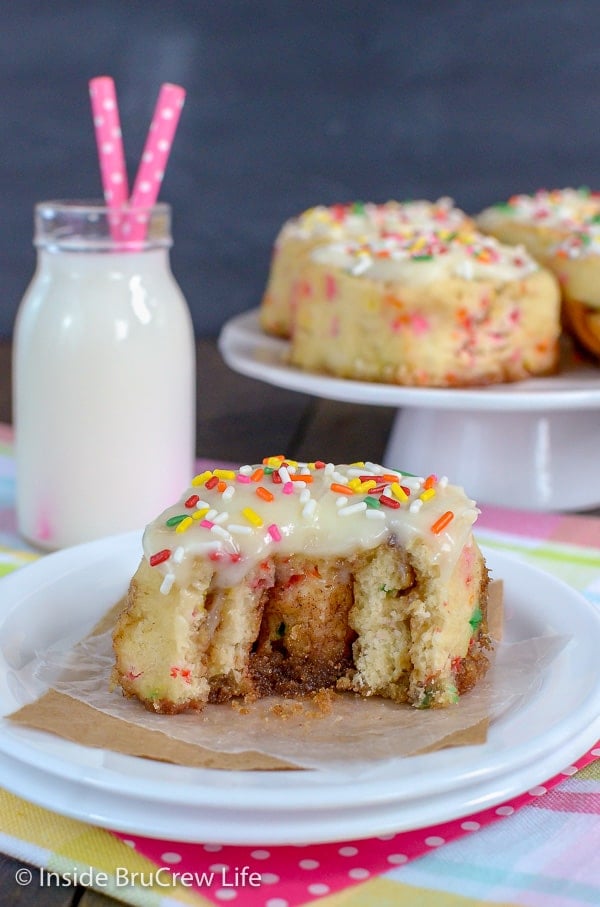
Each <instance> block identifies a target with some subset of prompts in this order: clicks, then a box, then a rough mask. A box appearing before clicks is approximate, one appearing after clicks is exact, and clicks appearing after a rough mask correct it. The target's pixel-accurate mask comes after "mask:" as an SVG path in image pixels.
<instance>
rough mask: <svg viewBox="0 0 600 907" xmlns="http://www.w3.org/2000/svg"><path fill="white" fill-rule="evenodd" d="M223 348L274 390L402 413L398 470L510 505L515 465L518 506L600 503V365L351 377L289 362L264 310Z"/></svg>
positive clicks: (225, 339) (392, 454)
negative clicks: (522, 376)
mask: <svg viewBox="0 0 600 907" xmlns="http://www.w3.org/2000/svg"><path fill="white" fill-rule="evenodd" d="M219 349H220V351H221V355H222V356H223V358H224V360H225V362H226V363H227V365H229V367H230V368H232V369H234V370H235V371H237V372H240V373H241V374H242V375H246V376H248V377H251V378H256V379H258V380H259V381H266V382H267V383H268V384H274V385H276V386H278V387H284V388H287V389H288V390H294V391H299V392H301V393H304V394H310V395H312V396H315V397H324V398H326V399H330V400H339V401H342V402H352V403H361V404H365V405H369V406H395V407H399V410H398V412H397V414H396V417H395V419H394V422H393V425H392V428H391V432H390V435H389V438H388V442H387V446H386V452H385V463H386V464H387V465H388V466H394V467H398V468H401V469H406V470H408V471H409V472H418V473H419V474H423V475H426V474H427V473H431V472H434V473H438V474H439V473H444V474H445V475H448V476H452V481H453V482H455V483H456V484H457V485H463V486H464V487H466V488H468V489H469V493H470V494H471V495H472V497H474V498H475V499H476V500H478V501H480V502H485V503H487V504H499V505H500V506H502V505H504V506H506V500H507V497H506V495H507V486H506V469H505V466H506V464H507V463H510V495H511V500H512V501H514V502H515V505H514V506H518V507H521V508H523V509H525V510H550V511H553V510H586V509H591V508H595V507H600V472H599V471H598V470H597V469H596V468H595V451H596V450H597V449H598V446H599V445H600V416H599V415H598V414H597V413H596V414H594V413H593V412H590V411H591V410H600V367H598V368H595V367H593V366H591V365H583V364H582V365H581V366H580V367H577V368H575V367H573V368H570V369H565V370H564V371H563V372H561V373H560V374H558V375H554V376H553V377H549V378H531V379H529V380H527V381H517V382H514V383H512V384H497V385H491V386H490V387H478V388H434V387H399V386H397V385H391V384H378V383H374V382H369V381H351V380H349V379H342V378H333V377H329V376H328V375H319V374H313V373H310V372H305V371H302V370H301V369H298V368H295V367H294V366H291V365H288V363H287V362H286V355H287V350H288V343H287V342H286V341H285V340H279V339H277V338H274V337H270V336H268V335H267V334H265V333H264V332H263V331H262V330H261V328H260V325H259V322H258V312H257V310H252V311H250V312H246V313H244V314H243V315H238V316H236V317H235V318H232V319H231V320H230V321H229V322H228V323H227V324H226V325H225V326H224V327H223V330H222V332H221V336H220V337H219ZM573 439H576V443H573ZM440 442H443V443H440ZM317 453H318V455H319V456H322V455H323V451H318V452H317ZM325 456H326V454H325ZM565 475H573V476H579V475H582V476H583V475H585V476H586V481H585V482H565Z"/></svg>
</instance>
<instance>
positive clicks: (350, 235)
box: [260, 198, 473, 338]
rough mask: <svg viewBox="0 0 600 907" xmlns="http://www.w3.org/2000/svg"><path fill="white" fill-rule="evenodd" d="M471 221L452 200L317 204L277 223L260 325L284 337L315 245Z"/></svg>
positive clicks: (289, 330)
mask: <svg viewBox="0 0 600 907" xmlns="http://www.w3.org/2000/svg"><path fill="white" fill-rule="evenodd" d="M472 223H473V222H472V220H471V219H470V218H469V217H468V216H467V215H466V214H465V213H464V211H461V210H460V209H459V208H457V207H455V205H454V203H453V201H452V199H449V198H440V199H438V200H437V201H435V202H430V201H425V200H416V201H406V202H395V201H389V202H386V203H385V204H374V203H371V202H368V203H363V202H354V203H353V204H348V205H331V206H329V207H327V206H325V205H318V206H316V207H314V208H309V209H308V210H307V211H305V212H303V213H302V214H300V215H299V216H298V217H294V218H291V219H290V220H288V221H286V223H285V224H284V225H283V227H282V228H281V230H280V231H279V234H278V236H277V238H276V240H275V244H274V248H273V256H272V259H271V266H270V271H269V278H268V283H267V287H266V289H265V293H264V296H263V299H262V302H261V306H260V323H261V327H262V328H263V330H264V331H266V332H267V333H268V334H274V335H275V336H278V337H286V338H287V337H290V336H291V335H292V333H293V331H294V321H295V313H296V307H297V304H298V302H299V301H300V300H301V299H302V298H303V296H304V295H306V293H308V292H310V287H309V285H308V284H307V281H306V277H305V274H304V268H305V265H306V262H307V260H308V258H309V256H310V254H311V252H312V251H313V250H314V249H316V248H317V247H318V246H321V245H328V244H330V243H333V242H344V241H346V240H353V241H355V242H362V241H368V240H374V239H377V238H383V237H386V236H399V237H406V236H409V235H410V234H412V233H414V232H415V231H416V230H432V229H446V230H457V229H459V228H461V227H464V226H468V225H472Z"/></svg>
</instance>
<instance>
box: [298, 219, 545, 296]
mask: <svg viewBox="0 0 600 907" xmlns="http://www.w3.org/2000/svg"><path fill="white" fill-rule="evenodd" d="M312 258H313V260H314V261H316V262H318V263H320V264H324V265H329V266H331V267H335V268H340V269H342V270H344V271H347V272H348V273H350V274H352V275H354V276H361V275H363V276H365V277H368V278H370V279H372V280H379V281H384V282H398V283H402V284H405V285H408V286H422V285H424V284H428V283H433V282H434V281H439V280H444V279H447V278H449V277H460V278H462V279H464V280H492V281H498V282H508V281H511V280H518V279H521V278H523V277H525V276H527V275H528V274H530V273H532V272H534V271H537V270H539V265H538V263H537V262H536V261H535V260H534V259H533V258H532V257H531V256H530V255H529V253H528V252H527V251H526V250H525V249H524V248H523V247H522V246H506V245H503V244H501V243H499V242H498V241H497V240H496V239H494V238H493V237H491V236H484V235H483V234H480V233H478V232H476V231H473V230H462V231H449V230H436V231H427V232H413V233H412V234H411V235H410V236H406V237H400V236H387V237H383V238H377V239H373V240H371V241H364V242H345V243H332V244H329V245H324V246H319V247H318V248H316V249H314V250H313V252H312Z"/></svg>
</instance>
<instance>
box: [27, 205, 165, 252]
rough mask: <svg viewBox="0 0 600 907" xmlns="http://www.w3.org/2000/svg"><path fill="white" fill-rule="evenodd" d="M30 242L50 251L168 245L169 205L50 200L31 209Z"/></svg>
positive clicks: (163, 246)
mask: <svg viewBox="0 0 600 907" xmlns="http://www.w3.org/2000/svg"><path fill="white" fill-rule="evenodd" d="M34 222H35V230H34V237H33V244H34V246H36V247H37V248H42V249H46V250H49V251H74V252H75V251H90V252H91V251H96V252H132V251H148V250H150V249H157V248H170V246H171V245H172V238H171V206H170V205H169V204H168V203H166V202H158V203H156V204H155V205H152V206H147V207H141V206H137V207H131V206H129V205H128V206H123V207H122V208H111V207H110V206H109V205H107V204H105V203H104V202H103V201H98V200H96V199H89V200H88V199H51V200H48V201H41V202H37V203H36V205H35V208H34Z"/></svg>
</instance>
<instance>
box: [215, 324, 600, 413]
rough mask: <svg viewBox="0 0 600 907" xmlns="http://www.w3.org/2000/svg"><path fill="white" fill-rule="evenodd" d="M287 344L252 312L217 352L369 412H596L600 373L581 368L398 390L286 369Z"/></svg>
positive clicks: (226, 333) (273, 379)
mask: <svg viewBox="0 0 600 907" xmlns="http://www.w3.org/2000/svg"><path fill="white" fill-rule="evenodd" d="M288 347H289V344H288V343H287V341H285V340H280V339H278V338H276V337H271V336H269V335H268V334H265V332H264V331H263V330H262V329H261V327H260V325H259V322H258V309H252V310H251V311H249V312H244V313H243V314H242V315H237V316H236V317H234V318H232V319H231V320H230V321H228V322H227V324H225V325H224V327H223V329H222V331H221V335H220V337H219V349H220V351H221V355H222V356H223V358H224V359H225V362H226V363H227V365H229V367H230V368H232V369H234V370H235V371H238V372H240V373H241V374H243V375H247V376H248V377H250V378H257V379H258V380H259V381H266V382H267V383H268V384H274V385H276V386H277V387H285V388H287V389H288V390H294V391H300V392H301V393H305V394H312V395H313V396H315V397H325V398H327V399H329V400H340V401H347V402H352V403H367V404H369V405H371V406H398V407H400V406H402V407H428V408H438V407H439V408H443V409H446V410H448V409H451V410H461V411H462V410H468V409H474V410H486V411H488V412H489V411H490V410H496V411H505V412H521V411H529V410H536V411H540V410H542V411H547V410H551V411H555V410H557V409H563V410H565V409H572V408H576V409H600V368H594V367H593V366H589V365H586V366H581V367H580V368H576V369H575V368H574V369H570V370H565V371H564V372H562V373H561V374H560V375H555V376H553V377H549V378H531V379H529V380H527V381H518V382H515V383H512V384H496V385H491V386H490V387H478V388H435V387H400V386H398V385H392V384H379V383H376V382H371V381H352V380H350V379H346V378H333V377H330V376H328V375H319V374H313V373H311V372H305V371H302V370H301V369H299V368H296V367H295V366H292V365H288V363H287V362H286V355H287V351H288Z"/></svg>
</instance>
